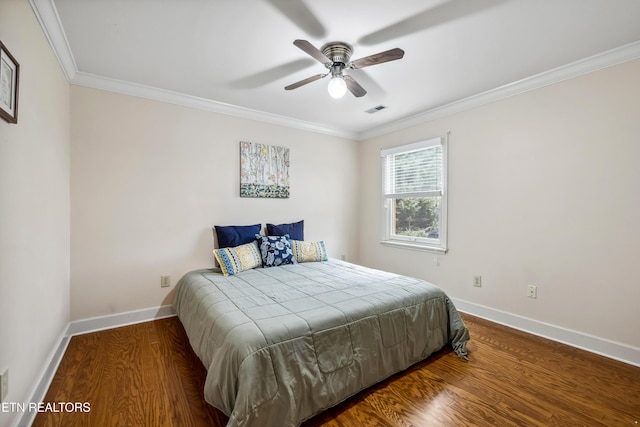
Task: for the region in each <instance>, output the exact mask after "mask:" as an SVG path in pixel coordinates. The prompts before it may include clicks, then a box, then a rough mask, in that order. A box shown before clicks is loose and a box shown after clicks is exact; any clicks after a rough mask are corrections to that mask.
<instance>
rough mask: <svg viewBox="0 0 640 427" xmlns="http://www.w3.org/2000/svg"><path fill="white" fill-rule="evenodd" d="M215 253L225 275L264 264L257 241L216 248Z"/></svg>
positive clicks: (231, 274)
mask: <svg viewBox="0 0 640 427" xmlns="http://www.w3.org/2000/svg"><path fill="white" fill-rule="evenodd" d="M213 255H214V256H215V257H216V260H217V261H218V264H219V265H220V269H221V270H222V274H224V275H225V276H233V275H234V274H237V273H240V272H241V271H244V270H250V269H252V268H256V267H259V266H261V265H262V257H261V256H260V249H258V243H257V242H255V241H253V242H251V243H247V244H244V245H240V246H235V247H233V248H220V249H214V250H213Z"/></svg>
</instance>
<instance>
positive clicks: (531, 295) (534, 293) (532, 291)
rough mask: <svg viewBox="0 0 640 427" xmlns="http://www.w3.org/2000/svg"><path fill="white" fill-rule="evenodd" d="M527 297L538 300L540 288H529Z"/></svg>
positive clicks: (532, 286)
mask: <svg viewBox="0 0 640 427" xmlns="http://www.w3.org/2000/svg"><path fill="white" fill-rule="evenodd" d="M527 296H528V297H529V298H534V299H535V298H538V287H537V286H536V285H529V286H527Z"/></svg>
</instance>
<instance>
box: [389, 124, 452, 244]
mask: <svg viewBox="0 0 640 427" xmlns="http://www.w3.org/2000/svg"><path fill="white" fill-rule="evenodd" d="M438 144H439V145H441V146H442V194H441V195H440V224H439V227H438V234H439V236H438V238H437V239H434V238H428V237H411V236H402V235H398V234H394V233H392V232H391V231H392V230H393V222H394V210H393V209H392V203H393V201H394V200H395V199H397V198H398V197H388V196H387V195H386V193H385V185H386V182H387V170H386V169H387V167H386V163H387V162H386V160H387V156H389V155H397V154H403V153H408V152H411V151H418V150H423V149H426V148H430V147H433V146H435V145H438ZM448 146H449V134H448V133H447V134H446V135H443V136H437V137H433V138H428V139H425V140H422V141H419V142H414V143H410V144H404V145H400V146H397V147H390V148H381V149H380V162H381V171H382V174H381V175H382V180H381V199H382V203H381V205H382V214H381V216H382V221H381V222H382V240H381V242H380V243H381V244H383V245H389V246H394V247H401V248H406V249H415V250H423V251H429V252H436V253H446V252H447V250H448V246H447V235H448V229H447V222H448V221H447V210H448V209H447V205H448V203H447V201H448V193H449V191H448V183H447V175H448V174H447V170H448V158H449V156H448Z"/></svg>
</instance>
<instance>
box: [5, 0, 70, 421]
mask: <svg viewBox="0 0 640 427" xmlns="http://www.w3.org/2000/svg"><path fill="white" fill-rule="evenodd" d="M0 40H2V42H3V43H4V44H5V45H6V46H7V48H8V49H9V50H10V52H11V53H12V54H13V56H14V57H15V58H16V60H17V61H18V63H19V64H20V93H19V98H18V102H19V104H18V124H8V123H7V122H5V121H3V120H0V370H3V369H5V368H9V394H8V396H7V398H6V400H5V401H6V402H25V401H26V400H27V399H28V398H29V397H30V394H31V392H32V386H33V385H34V384H35V381H36V379H37V377H38V375H39V374H40V373H41V370H42V369H43V368H44V367H45V365H46V364H47V363H48V359H49V357H50V353H51V351H52V350H53V349H54V348H55V347H56V345H57V342H58V340H59V339H60V338H61V335H62V333H63V331H64V329H65V327H66V325H67V323H68V322H69V85H68V84H67V82H66V80H65V79H64V76H63V74H62V72H61V70H60V67H59V66H58V63H57V61H56V59H55V57H54V55H53V53H52V51H51V48H50V47H49V45H48V43H47V40H46V39H45V37H44V35H43V33H42V30H41V29H40V26H39V25H38V22H37V20H36V19H35V16H34V14H33V12H32V10H31V8H30V7H29V3H28V2H27V1H24V0H2V1H0ZM18 415H21V414H16V413H11V412H8V413H7V412H2V411H0V425H3V426H4V425H8V424H10V423H13V422H14V421H15V420H16V419H17V416H18Z"/></svg>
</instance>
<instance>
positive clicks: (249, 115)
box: [70, 71, 358, 140]
mask: <svg viewBox="0 0 640 427" xmlns="http://www.w3.org/2000/svg"><path fill="white" fill-rule="evenodd" d="M70 83H71V84H73V85H77V86H84V87H88V88H93V89H100V90H105V91H109V92H115V93H120V94H123V95H130V96H135V97H139V98H146V99H151V100H154V101H161V102H167V103H170V104H175V105H181V106H184V107H190V108H195V109H198V110H203V111H210V112H214V113H220V114H226V115H230V116H234V117H240V118H243V119H249V120H255V121H259V122H264V123H269V124H273V125H279V126H285V127H288V128H293V129H301V130H305V131H309V132H316V133H321V134H325V135H331V136H337V137H340V138H347V139H352V140H355V139H357V136H358V134H357V133H355V132H350V131H346V130H340V129H334V128H330V127H326V126H322V125H319V124H317V123H312V122H306V121H303V120H297V119H293V118H291V117H285V116H280V115H277V114H271V113H266V112H264V111H258V110H253V109H250V108H244V107H239V106H237V105H232V104H225V103H223V102H218V101H213V100H210V99H205V98H199V97H197V96H192V95H185V94H183V93H179V92H173V91H170V90H165V89H159V88H155V87H151V86H145V85H141V84H138V83H131V82H126V81H123V80H117V79H112V78H109V77H103V76H98V75H95V74H90V73H85V72H82V71H77V72H76V73H75V77H74V78H73V80H72V81H71V82H70Z"/></svg>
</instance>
